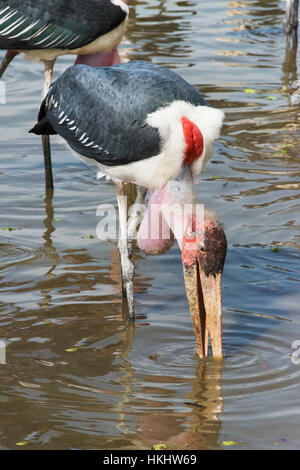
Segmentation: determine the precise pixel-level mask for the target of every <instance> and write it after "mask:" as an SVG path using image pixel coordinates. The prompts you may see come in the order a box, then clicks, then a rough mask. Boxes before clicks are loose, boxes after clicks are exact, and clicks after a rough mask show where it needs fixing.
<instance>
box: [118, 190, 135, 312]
mask: <svg viewBox="0 0 300 470" xmlns="http://www.w3.org/2000/svg"><path fill="white" fill-rule="evenodd" d="M115 184H116V189H117V198H118V206H119V223H120V239H119V245H118V247H119V253H120V260H121V271H122V292H123V298H124V299H126V300H127V306H128V314H129V318H131V319H133V318H134V299H133V276H134V266H133V264H132V262H131V260H130V256H129V249H128V248H129V247H128V231H127V218H128V212H127V207H128V206H130V199H131V197H132V192H133V188H131V187H128V186H127V184H128V183H122V182H119V181H118V182H115Z"/></svg>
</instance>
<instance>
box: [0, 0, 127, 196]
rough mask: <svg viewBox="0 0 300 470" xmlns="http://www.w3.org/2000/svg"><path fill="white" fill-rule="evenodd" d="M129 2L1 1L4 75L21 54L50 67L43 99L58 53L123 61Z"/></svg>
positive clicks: (49, 181) (94, 61)
mask: <svg viewBox="0 0 300 470" xmlns="http://www.w3.org/2000/svg"><path fill="white" fill-rule="evenodd" d="M128 13H129V10H128V6H127V5H126V3H124V2H123V1H122V0H84V1H82V0H72V1H69V0H0V49H6V50H7V53H6V55H5V57H4V59H3V61H2V63H1V65H0V78H1V77H2V75H3V73H4V71H5V70H6V68H7V67H8V65H9V64H10V62H11V61H12V60H13V58H14V57H15V56H16V55H18V54H19V53H22V52H23V53H24V54H25V55H26V57H27V58H29V59H31V60H38V61H40V62H43V63H44V66H45V81H44V89H43V93H42V100H43V99H44V98H45V96H46V95H47V92H48V90H49V86H50V84H51V82H52V73H53V67H54V63H55V60H56V59H57V57H59V56H61V55H65V54H75V55H77V56H78V57H77V60H76V63H82V64H84V63H85V64H89V65H94V66H103V65H113V64H116V63H119V62H120V59H119V55H118V52H117V46H118V44H119V43H120V41H121V39H122V36H123V33H124V29H125V25H126V20H127V17H128ZM43 148H44V158H45V173H46V188H51V189H53V177H52V167H51V154H50V144H49V137H48V136H44V137H43Z"/></svg>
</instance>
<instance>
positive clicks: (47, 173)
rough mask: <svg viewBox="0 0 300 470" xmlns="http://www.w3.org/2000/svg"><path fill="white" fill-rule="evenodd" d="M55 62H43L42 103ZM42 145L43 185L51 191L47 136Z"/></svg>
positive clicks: (50, 164) (49, 155)
mask: <svg viewBox="0 0 300 470" xmlns="http://www.w3.org/2000/svg"><path fill="white" fill-rule="evenodd" d="M54 63H55V60H46V61H44V64H45V80H44V89H43V93H42V102H43V100H44V98H45V97H46V95H47V93H48V91H49V88H50V85H51V83H52V76H53V67H54ZM42 144H43V151H44V163H45V185H46V191H48V190H49V189H50V190H53V189H54V185H53V174H52V163H51V149H50V137H49V135H43V136H42Z"/></svg>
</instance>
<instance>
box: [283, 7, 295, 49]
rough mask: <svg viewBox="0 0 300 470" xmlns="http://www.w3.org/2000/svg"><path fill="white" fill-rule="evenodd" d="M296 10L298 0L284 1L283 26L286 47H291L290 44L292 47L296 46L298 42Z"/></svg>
mask: <svg viewBox="0 0 300 470" xmlns="http://www.w3.org/2000/svg"><path fill="white" fill-rule="evenodd" d="M298 10H299V0H287V1H286V15H285V20H284V23H283V28H284V32H285V36H286V40H287V45H288V47H291V45H292V47H296V46H297V43H298ZM291 38H292V41H291ZM291 43H292V44H291Z"/></svg>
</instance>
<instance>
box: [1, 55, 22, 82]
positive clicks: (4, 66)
mask: <svg viewBox="0 0 300 470" xmlns="http://www.w3.org/2000/svg"><path fill="white" fill-rule="evenodd" d="M18 54H19V52H17V51H7V53H6V54H5V56H4V59H3V60H2V62H1V65H0V78H1V77H2V75H3V74H4V72H5V70H6V69H7V67H8V66H9V64H10V63H11V61H12V60H13V59H14V58H15V57H16V55H18Z"/></svg>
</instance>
